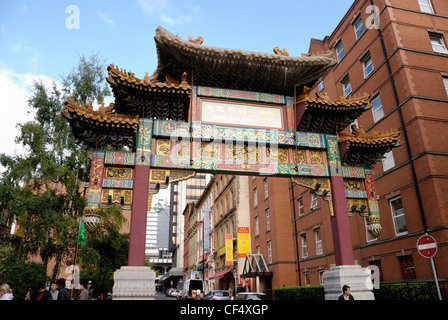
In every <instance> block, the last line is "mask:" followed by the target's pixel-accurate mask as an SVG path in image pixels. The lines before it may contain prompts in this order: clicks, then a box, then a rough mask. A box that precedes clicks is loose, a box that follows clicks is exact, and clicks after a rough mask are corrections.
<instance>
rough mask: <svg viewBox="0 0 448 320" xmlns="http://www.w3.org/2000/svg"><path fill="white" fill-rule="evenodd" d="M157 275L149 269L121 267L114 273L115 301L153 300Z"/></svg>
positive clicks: (113, 294) (113, 293)
mask: <svg viewBox="0 0 448 320" xmlns="http://www.w3.org/2000/svg"><path fill="white" fill-rule="evenodd" d="M155 280H156V273H155V272H154V271H153V270H151V268H149V267H128V266H125V267H121V269H118V270H117V271H115V272H114V287H113V292H112V296H113V299H114V300H153V299H154V298H153V297H154V295H155V293H156V287H155Z"/></svg>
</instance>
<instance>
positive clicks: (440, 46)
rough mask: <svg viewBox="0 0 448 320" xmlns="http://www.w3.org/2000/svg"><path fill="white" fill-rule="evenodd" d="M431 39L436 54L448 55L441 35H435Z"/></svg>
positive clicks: (431, 35) (430, 36)
mask: <svg viewBox="0 0 448 320" xmlns="http://www.w3.org/2000/svg"><path fill="white" fill-rule="evenodd" d="M429 38H430V40H431V45H432V49H433V50H434V52H437V53H446V54H448V50H447V48H446V45H445V42H444V41H443V36H442V35H441V34H436V33H433V34H430V35H429Z"/></svg>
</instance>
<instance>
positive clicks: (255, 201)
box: [254, 188, 258, 208]
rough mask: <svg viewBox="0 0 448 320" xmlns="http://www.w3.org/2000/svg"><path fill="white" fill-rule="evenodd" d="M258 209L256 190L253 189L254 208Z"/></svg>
mask: <svg viewBox="0 0 448 320" xmlns="http://www.w3.org/2000/svg"><path fill="white" fill-rule="evenodd" d="M256 207H258V195H257V188H255V189H254V208H256Z"/></svg>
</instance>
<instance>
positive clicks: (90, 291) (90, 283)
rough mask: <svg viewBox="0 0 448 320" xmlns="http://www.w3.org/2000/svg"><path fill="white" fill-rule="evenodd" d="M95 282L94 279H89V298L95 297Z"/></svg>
mask: <svg viewBox="0 0 448 320" xmlns="http://www.w3.org/2000/svg"><path fill="white" fill-rule="evenodd" d="M92 285H93V283H92V280H89V281H87V291H88V292H89V300H92V299H93V293H94V292H95V289H94V288H93V287H92Z"/></svg>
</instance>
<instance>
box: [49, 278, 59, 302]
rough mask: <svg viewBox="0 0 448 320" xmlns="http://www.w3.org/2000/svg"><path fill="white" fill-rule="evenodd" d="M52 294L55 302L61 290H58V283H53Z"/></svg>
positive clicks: (51, 286)
mask: <svg viewBox="0 0 448 320" xmlns="http://www.w3.org/2000/svg"><path fill="white" fill-rule="evenodd" d="M50 293H51V296H52V297H53V300H58V294H59V290H58V284H57V283H56V281H53V282H51V284H50Z"/></svg>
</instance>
